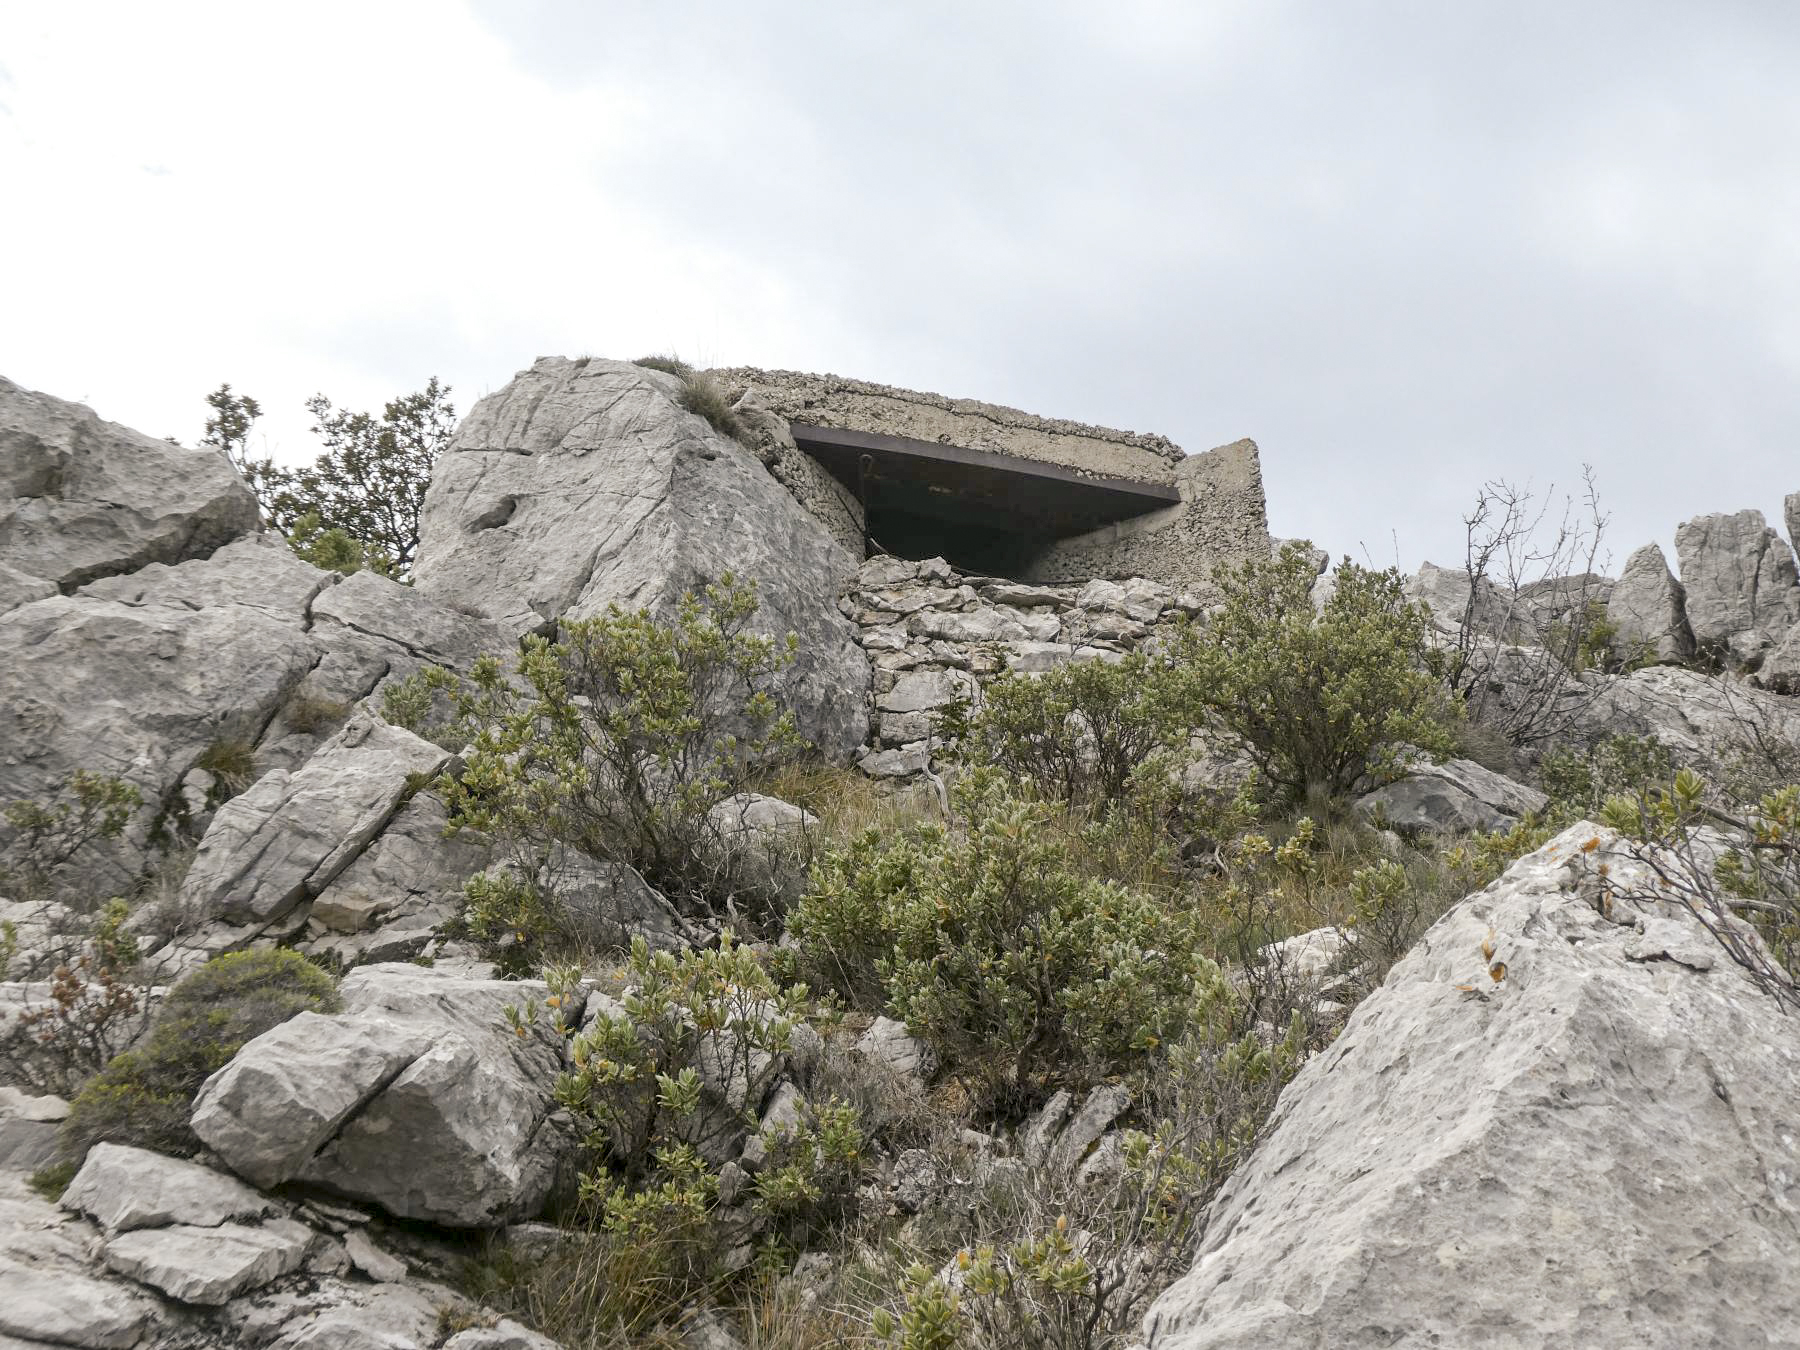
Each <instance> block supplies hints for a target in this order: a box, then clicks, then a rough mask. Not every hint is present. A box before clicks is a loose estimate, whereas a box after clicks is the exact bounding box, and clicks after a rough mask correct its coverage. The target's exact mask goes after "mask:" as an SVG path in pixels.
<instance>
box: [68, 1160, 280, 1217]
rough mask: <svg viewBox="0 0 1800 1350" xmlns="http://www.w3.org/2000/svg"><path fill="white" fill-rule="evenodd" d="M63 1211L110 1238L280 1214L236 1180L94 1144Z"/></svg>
mask: <svg viewBox="0 0 1800 1350" xmlns="http://www.w3.org/2000/svg"><path fill="white" fill-rule="evenodd" d="M62 1206H63V1208H64V1209H69V1210H76V1211H78V1212H80V1213H83V1214H87V1215H89V1216H90V1217H92V1218H93V1220H94V1221H95V1222H96V1223H98V1224H99V1225H100V1226H101V1227H102V1228H104V1229H105V1230H106V1231H107V1232H108V1233H124V1232H129V1231H131V1230H132V1229H134V1228H160V1227H163V1226H165V1225H168V1224H188V1225H192V1226H197V1227H202V1228H209V1227H212V1226H214V1225H216V1224H222V1223H224V1222H226V1221H227V1220H230V1219H258V1218H261V1217H263V1216H264V1215H265V1214H271V1213H274V1212H275V1210H276V1209H277V1206H276V1204H275V1202H274V1201H272V1200H270V1199H269V1198H268V1197H267V1196H264V1195H261V1194H259V1193H258V1192H256V1191H253V1190H251V1189H250V1187H248V1186H246V1185H244V1183H243V1182H241V1181H239V1180H237V1179H236V1178H235V1177H228V1176H222V1175H221V1174H220V1173H218V1172H215V1171H213V1170H212V1169H211V1168H210V1167H202V1166H201V1165H200V1164H199V1163H194V1162H184V1161H183V1160H181V1159H179V1158H170V1157H167V1156H165V1155H163V1154H161V1153H153V1152H151V1151H150V1150H149V1149H143V1148H129V1147H126V1146H125V1145H122V1144H96V1145H95V1146H94V1147H93V1148H92V1149H90V1150H89V1151H88V1155H87V1160H86V1161H85V1162H83V1163H82V1165H81V1170H80V1171H79V1172H77V1173H76V1174H75V1179H74V1180H73V1181H71V1182H70V1183H69V1185H68V1187H67V1188H66V1189H65V1190H64V1191H63V1194H62Z"/></svg>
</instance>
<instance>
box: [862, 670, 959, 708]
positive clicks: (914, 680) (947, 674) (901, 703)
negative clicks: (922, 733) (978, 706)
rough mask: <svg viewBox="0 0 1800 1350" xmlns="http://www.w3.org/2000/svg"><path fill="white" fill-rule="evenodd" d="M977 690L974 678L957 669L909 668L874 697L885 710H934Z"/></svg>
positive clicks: (876, 702)
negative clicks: (882, 692) (889, 687)
mask: <svg viewBox="0 0 1800 1350" xmlns="http://www.w3.org/2000/svg"><path fill="white" fill-rule="evenodd" d="M975 692H976V685H975V681H974V680H973V679H971V678H970V677H969V676H967V675H965V674H963V673H962V672H961V671H958V670H909V671H907V672H906V673H905V674H904V675H902V676H900V678H899V679H897V680H895V681H894V687H893V688H892V689H890V690H888V691H887V692H886V693H885V694H883V695H882V696H881V697H880V698H878V699H876V700H875V706H876V707H878V708H880V709H881V710H882V711H883V712H894V713H916V712H931V711H934V710H936V709H938V708H941V707H943V706H944V705H945V704H946V703H950V702H952V701H954V700H956V699H959V698H968V697H970V696H972V695H973V694H974V693H975Z"/></svg>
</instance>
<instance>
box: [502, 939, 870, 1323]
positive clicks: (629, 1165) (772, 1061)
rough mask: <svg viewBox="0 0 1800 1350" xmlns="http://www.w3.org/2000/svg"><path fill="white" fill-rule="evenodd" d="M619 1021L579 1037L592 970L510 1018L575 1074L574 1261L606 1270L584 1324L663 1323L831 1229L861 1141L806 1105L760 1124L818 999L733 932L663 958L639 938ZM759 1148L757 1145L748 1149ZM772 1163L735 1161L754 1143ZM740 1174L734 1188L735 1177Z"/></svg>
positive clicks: (569, 1091) (581, 1291)
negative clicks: (577, 1220) (577, 1181)
mask: <svg viewBox="0 0 1800 1350" xmlns="http://www.w3.org/2000/svg"><path fill="white" fill-rule="evenodd" d="M622 979H623V981H624V983H625V993H624V994H623V997H622V1000H621V1002H620V1004H619V1005H618V1010H617V1011H615V1012H610V1013H602V1014H601V1015H600V1016H599V1017H597V1018H596V1019H595V1020H594V1021H593V1022H592V1023H591V1024H590V1025H589V1026H588V1027H586V1028H585V1029H583V1030H582V1031H580V1032H579V1033H576V1032H574V1031H573V1029H572V1027H571V1025H570V1024H569V1022H568V1020H567V1018H566V1017H565V1016H564V1013H565V1011H566V1010H567V1009H569V1008H572V1007H578V1006H579V1005H580V1003H581V994H580V973H579V971H577V970H575V969H573V968H567V969H561V970H554V971H552V972H550V974H549V977H548V984H549V989H550V993H549V995H548V997H547V998H546V999H545V1001H544V1003H543V1004H542V1005H538V1004H528V1005H526V1006H525V1007H524V1009H523V1010H520V1009H513V1010H510V1012H511V1018H510V1021H511V1024H512V1026H513V1029H514V1031H515V1033H516V1034H517V1035H519V1036H521V1037H525V1036H529V1035H532V1034H545V1033H547V1034H549V1035H551V1036H552V1037H554V1038H555V1039H557V1040H559V1041H567V1043H568V1054H569V1058H570V1060H571V1062H572V1064H573V1069H572V1071H571V1072H569V1073H567V1074H565V1075H563V1076H562V1078H561V1079H559V1080H558V1082H557V1086H556V1097H557V1101H558V1103H559V1104H560V1105H562V1106H563V1107H564V1108H565V1109H567V1110H568V1111H570V1112H571V1113H572V1114H573V1115H574V1117H575V1118H576V1120H577V1121H579V1122H580V1123H581V1124H582V1125H583V1127H584V1128H585V1129H586V1130H587V1132H588V1141H589V1145H590V1150H591V1154H590V1166H589V1167H588V1168H587V1169H586V1170H585V1171H584V1173H583V1175H582V1178H581V1214H582V1217H583V1220H584V1221H585V1224H586V1226H587V1228H588V1229H589V1231H590V1233H591V1239H590V1240H589V1241H588V1242H586V1243H577V1244H576V1248H577V1252H578V1253H579V1254H580V1255H581V1256H582V1257H583V1258H584V1259H585V1260H586V1261H587V1262H589V1263H592V1266H593V1267H594V1268H597V1272H598V1273H597V1274H594V1273H593V1272H592V1271H591V1272H590V1275H591V1277H590V1278H586V1279H583V1280H580V1281H578V1282H576V1283H575V1284H574V1285H572V1286H571V1295H572V1298H571V1300H570V1302H571V1303H572V1304H573V1305H574V1307H573V1308H571V1307H570V1306H568V1305H566V1304H565V1305H564V1306H562V1307H560V1308H558V1309H554V1310H552V1312H553V1315H552V1317H551V1318H550V1319H549V1320H550V1321H551V1322H552V1323H553V1324H556V1325H561V1324H563V1322H564V1321H565V1320H568V1317H569V1313H570V1312H571V1311H579V1313H580V1315H581V1317H582V1318H584V1319H586V1321H587V1324H588V1325H590V1326H591V1325H594V1324H595V1323H596V1322H598V1323H600V1324H602V1325H614V1324H617V1325H620V1326H625V1327H639V1326H643V1325H646V1324H649V1323H651V1322H654V1321H657V1320H666V1319H668V1318H669V1317H671V1316H672V1314H673V1313H674V1312H675V1311H676V1310H677V1309H679V1308H680V1307H681V1305H682V1304H683V1303H684V1302H685V1301H687V1300H688V1299H690V1298H691V1297H692V1296H693V1295H694V1294H696V1293H697V1292H699V1291H700V1290H702V1289H706V1288H709V1287H712V1286H714V1285H716V1283H717V1282H718V1281H719V1280H720V1279H721V1278H723V1277H725V1276H726V1275H728V1274H730V1273H731V1271H733V1270H735V1269H741V1268H742V1267H743V1265H744V1264H745V1263H746V1260H747V1258H746V1257H745V1256H744V1254H743V1253H742V1252H741V1251H740V1252H738V1253H736V1254H735V1255H734V1252H733V1249H734V1248H742V1247H744V1246H746V1245H748V1246H751V1247H754V1248H756V1249H760V1250H762V1251H764V1252H766V1253H769V1254H770V1255H771V1256H772V1257H779V1255H780V1253H781V1252H782V1251H792V1250H794V1249H796V1248H798V1247H799V1246H801V1245H802V1244H804V1242H805V1241H806V1239H807V1237H808V1235H809V1234H810V1233H811V1232H812V1230H813V1229H814V1228H816V1227H817V1226H819V1225H821V1224H828V1223H830V1222H832V1221H834V1220H835V1219H836V1218H837V1217H838V1216H839V1215H840V1214H841V1213H842V1211H843V1209H844V1206H845V1205H846V1204H847V1202H848V1200H849V1199H850V1197H851V1196H852V1195H853V1193H854V1189H855V1186H856V1183H857V1180H858V1178H859V1175H860V1172H861V1166H862V1158H863V1149H864V1139H863V1134H862V1130H861V1128H860V1126H859V1124H858V1122H857V1119H856V1113H855V1112H854V1110H852V1109H851V1108H849V1107H847V1106H845V1105H844V1104H842V1103H840V1102H836V1101H828V1102H824V1103H821V1104H816V1105H807V1106H806V1107H805V1108H804V1110H803V1111H801V1112H800V1113H799V1115H798V1117H797V1118H795V1119H793V1120H792V1121H791V1122H789V1123H787V1124H786V1125H783V1126H775V1125H770V1126H767V1127H760V1128H759V1120H758V1113H759V1111H760V1110H761V1109H762V1104H763V1101H764V1099H765V1097H767V1096H768V1094H769V1092H770V1090H771V1089H772V1088H773V1086H774V1084H775V1083H776V1081H777V1080H778V1079H779V1078H780V1077H781V1076H782V1075H783V1073H784V1071H785V1070H786V1069H787V1067H788V1064H789V1057H790V1052H791V1051H792V1050H793V1048H794V1038H795V1033H796V1031H797V1030H798V1028H799V1026H800V1023H801V1020H802V1002H803V1000H804V997H805V993H806V991H805V990H804V989H803V988H798V987H788V988H782V987H779V986H778V985H777V984H776V983H775V982H774V980H773V979H772V978H771V977H770V976H769V975H768V973H767V972H766V971H765V970H764V969H763V967H762V966H761V964H760V963H759V962H758V961H757V959H756V957H755V955H754V953H752V952H751V951H750V950H749V949H747V948H745V947H742V946H739V945H737V944H736V943H735V942H734V941H733V940H732V937H731V935H730V934H729V933H727V934H725V935H724V937H723V939H722V941H721V942H720V945H719V946H718V947H717V948H716V949H712V950H705V951H696V950H689V951H686V952H683V953H682V954H681V955H680V956H675V955H672V954H670V953H667V952H662V953H655V954H652V953H651V952H650V950H649V948H648V947H647V946H646V945H645V944H644V942H643V940H642V939H639V940H638V941H637V942H635V943H634V944H633V947H632V952H631V957H630V960H629V962H628V964H627V966H626V968H625V970H624V971H623V972H622ZM752 1136H754V1138H752ZM747 1140H749V1141H750V1142H751V1143H753V1144H754V1145H755V1146H756V1148H757V1150H758V1152H759V1153H760V1157H759V1160H758V1164H757V1165H756V1166H755V1168H754V1171H753V1172H751V1173H750V1175H748V1176H746V1175H745V1170H744V1169H741V1168H739V1167H738V1166H737V1165H736V1160H737V1159H738V1157H739V1155H740V1153H741V1152H743V1151H744V1149H745V1144H746V1141H747ZM727 1167H729V1168H730V1171H731V1172H732V1173H733V1174H735V1175H734V1176H732V1177H731V1179H730V1180H729V1181H728V1180H727V1176H726V1169H727Z"/></svg>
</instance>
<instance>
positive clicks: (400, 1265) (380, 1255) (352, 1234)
mask: <svg viewBox="0 0 1800 1350" xmlns="http://www.w3.org/2000/svg"><path fill="white" fill-rule="evenodd" d="M344 1250H345V1251H346V1252H347V1253H349V1256H350V1263H351V1264H352V1265H354V1266H355V1267H356V1268H357V1269H358V1270H360V1271H361V1272H362V1273H363V1274H365V1275H367V1276H368V1277H369V1278H370V1279H371V1280H374V1281H375V1282H376V1283H378V1284H393V1283H395V1282H396V1281H399V1280H404V1279H405V1278H406V1262H404V1261H402V1260H401V1259H400V1258H399V1257H397V1256H390V1255H389V1254H388V1253H387V1252H384V1251H382V1250H381V1248H379V1247H377V1246H376V1245H375V1244H374V1243H373V1242H371V1241H370V1240H369V1235H368V1234H367V1233H365V1232H363V1231H362V1230H361V1229H360V1228H353V1229H351V1230H350V1231H349V1232H348V1233H345V1234H344Z"/></svg>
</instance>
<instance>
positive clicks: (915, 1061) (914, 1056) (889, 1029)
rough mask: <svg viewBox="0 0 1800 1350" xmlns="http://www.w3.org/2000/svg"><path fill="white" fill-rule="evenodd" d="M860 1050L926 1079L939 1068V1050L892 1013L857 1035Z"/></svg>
mask: <svg viewBox="0 0 1800 1350" xmlns="http://www.w3.org/2000/svg"><path fill="white" fill-rule="evenodd" d="M856 1053H857V1054H859V1055H862V1056H864V1057H865V1058H868V1059H871V1060H874V1061H875V1062H876V1063H878V1064H883V1065H885V1066H887V1067H888V1068H890V1069H892V1070H893V1071H894V1072H895V1073H899V1074H906V1075H908V1076H910V1077H915V1078H919V1079H926V1078H930V1077H931V1075H932V1074H934V1073H936V1072H937V1067H938V1065H937V1053H936V1052H935V1051H934V1050H932V1048H931V1047H930V1046H929V1045H927V1044H925V1042H924V1041H921V1040H920V1039H918V1037H916V1036H914V1035H913V1034H912V1033H911V1032H910V1031H908V1030H907V1029H906V1023H904V1022H896V1021H895V1020H894V1019H893V1018H891V1017H877V1018H876V1019H875V1020H874V1021H873V1022H872V1023H870V1025H869V1029H868V1030H867V1031H865V1032H863V1034H862V1035H860V1036H858V1037H857V1038H856Z"/></svg>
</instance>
